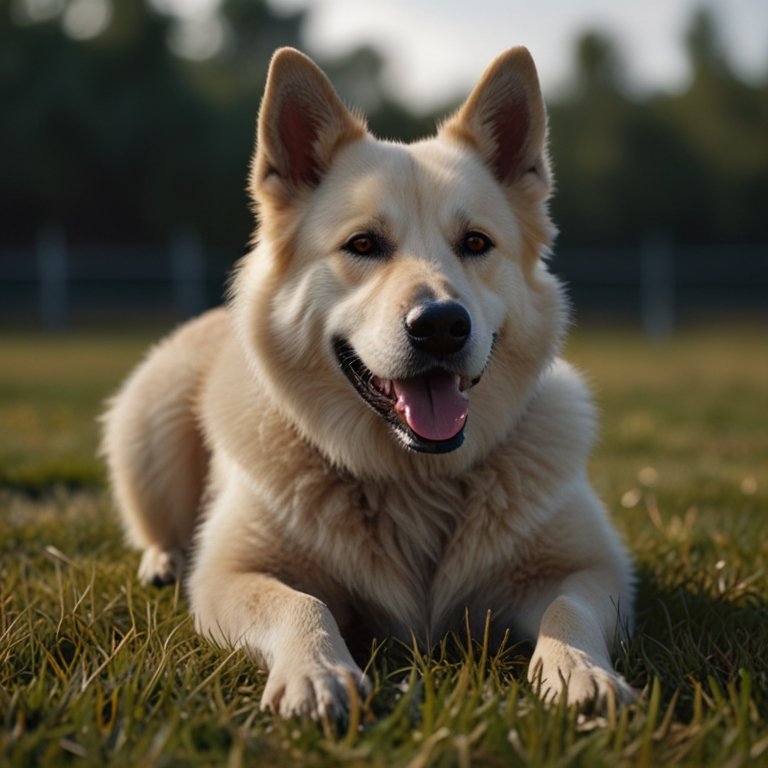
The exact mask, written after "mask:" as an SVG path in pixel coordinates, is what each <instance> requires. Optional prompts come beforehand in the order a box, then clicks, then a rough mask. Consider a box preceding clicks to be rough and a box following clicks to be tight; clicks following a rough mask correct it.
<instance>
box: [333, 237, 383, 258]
mask: <svg viewBox="0 0 768 768" xmlns="http://www.w3.org/2000/svg"><path fill="white" fill-rule="evenodd" d="M342 249H343V250H345V251H346V252H347V253H351V254H352V255H353V256H367V257H369V258H374V257H377V256H386V255H388V253H389V250H390V247H389V246H388V244H387V241H386V240H384V239H382V238H379V237H378V236H377V235H374V234H373V232H362V233H360V234H357V235H353V236H352V237H350V238H349V240H347V242H346V243H344V245H343V246H342Z"/></svg>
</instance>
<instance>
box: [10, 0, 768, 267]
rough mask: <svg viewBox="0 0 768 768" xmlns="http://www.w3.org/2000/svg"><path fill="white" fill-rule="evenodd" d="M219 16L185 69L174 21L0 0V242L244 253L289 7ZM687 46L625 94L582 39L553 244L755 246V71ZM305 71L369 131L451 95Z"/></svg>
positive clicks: (599, 54)
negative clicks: (254, 156) (210, 40)
mask: <svg viewBox="0 0 768 768" xmlns="http://www.w3.org/2000/svg"><path fill="white" fill-rule="evenodd" d="M78 6H79V7H78ZM89 7H90V12H91V14H93V13H97V12H101V13H102V20H104V19H106V22H105V23H104V24H103V29H99V31H98V33H97V34H93V35H90V36H89V35H86V34H80V32H82V30H79V29H78V27H77V24H76V22H77V20H78V19H77V17H76V15H74V14H75V12H76V11H77V13H81V15H82V14H85V15H84V16H82V18H81V19H80V23H81V24H86V27H87V23H88V19H89V17H88V16H87V12H88V9H89ZM104 14H106V16H104ZM219 20H220V23H221V24H222V25H223V29H225V30H226V31H227V34H226V35H225V38H224V39H225V43H224V44H223V45H222V46H221V48H220V50H218V51H217V52H216V53H215V54H214V55H212V56H210V57H208V58H206V59H204V60H197V61H195V60H190V59H188V58H183V57H180V56H178V55H175V54H174V53H173V52H172V50H171V48H170V47H169V44H168V41H169V39H172V37H173V35H174V33H175V32H177V31H178V30H177V25H178V24H179V21H178V19H175V18H174V17H172V16H170V15H168V14H166V13H163V12H161V10H159V6H157V5H154V4H151V3H147V2H146V0H0V104H2V115H3V116H2V119H0V146H1V147H2V165H1V166H0V218H1V219H2V227H1V228H0V239H1V240H2V241H3V242H5V243H24V242H30V241H31V240H32V239H33V238H34V236H35V233H36V232H37V230H38V228H39V227H40V226H41V225H45V224H49V223H56V224H59V225H61V226H63V228H64V230H65V231H66V233H67V237H68V238H69V239H70V240H71V241H73V242H125V243H129V242H139V243H141V242H157V241H164V240H166V239H167V236H168V234H169V232H170V231H172V230H175V229H178V228H184V227H187V228H189V227H192V228H194V229H195V230H196V231H197V232H198V233H199V234H200V236H201V238H202V240H203V242H205V243H206V244H207V245H210V246H214V247H225V248H227V249H229V248H232V249H233V253H239V252H240V251H242V249H243V246H244V244H245V243H246V241H247V239H248V237H249V235H250V231H251V228H252V218H251V214H250V212H249V210H248V202H247V199H246V196H245V193H244V188H245V179H246V175H247V168H248V163H249V159H250V155H251V152H252V149H253V139H254V129H255V116H256V113H257V110H258V105H259V99H260V96H261V91H262V88H263V85H264V79H265V76H266V67H267V64H268V61H269V56H270V54H271V52H272V50H273V49H274V48H275V47H277V46H279V45H294V46H297V47H302V38H301V32H302V25H303V21H304V16H303V13H301V12H299V13H294V14H292V15H277V14H276V13H275V12H273V11H272V10H271V9H270V7H269V6H268V5H267V4H266V3H265V2H264V0H223V1H222V3H221V7H220V10H219ZM91 21H93V16H92V17H91ZM86 31H87V29H86ZM686 42H687V50H688V56H689V59H690V63H691V68H692V73H693V76H692V81H691V83H690V85H689V87H688V88H687V90H685V91H684V92H683V93H678V94H674V95H670V94H654V95H651V96H645V97H642V98H638V97H633V96H631V95H629V90H628V89H627V88H626V87H625V82H624V80H623V75H622V63H621V57H620V52H619V51H618V50H617V48H616V46H615V45H614V44H613V43H612V41H611V40H610V39H607V38H605V37H603V36H601V35H599V34H595V33H591V34H587V35H585V36H583V37H582V38H581V40H580V43H579V45H578V48H577V56H576V61H575V63H574V72H575V73H576V74H575V79H574V82H573V87H572V88H571V90H570V91H569V92H568V94H567V95H566V96H564V97H562V98H560V99H558V100H555V101H550V103H549V109H550V124H551V143H552V155H553V157H554V159H555V169H556V174H557V179H558V191H557V195H556V197H555V200H554V203H553V208H554V216H555V219H556V221H557V222H558V225H559V227H560V230H561V237H560V243H561V244H563V245H571V246H573V245H595V244H607V245H634V244H636V243H637V242H639V241H640V240H642V239H643V238H645V237H646V236H647V235H648V234H649V233H650V232H663V233H665V235H666V236H668V237H671V238H673V239H674V240H675V241H677V242H681V243H704V242H721V243H728V244H735V243H745V242H755V243H764V242H768V216H767V215H766V210H767V209H768V73H766V77H765V78H764V79H763V81H762V82H760V83H758V84H748V83H746V82H744V81H742V80H741V79H739V77H737V76H736V74H735V73H734V71H733V69H732V68H731V66H730V64H729V61H728V57H727V56H726V55H725V52H724V51H723V50H722V47H721V45H720V42H719V40H718V36H717V34H716V24H715V22H714V20H713V18H712V17H711V16H710V15H708V14H707V13H706V12H704V11H700V12H698V13H697V14H696V15H695V17H694V18H693V19H692V21H691V24H690V28H689V32H688V37H687V41H686ZM318 63H320V64H321V66H323V68H324V69H325V70H326V72H327V73H328V75H329V76H330V78H331V80H332V81H333V82H334V83H335V84H336V86H337V87H338V89H339V91H340V92H341V94H342V96H344V97H345V98H346V99H347V100H348V101H349V102H350V103H353V104H358V105H360V106H361V107H363V108H364V109H365V110H366V112H367V114H368V116H369V123H370V125H371V128H372V129H373V130H374V132H375V133H377V134H378V135H381V136H385V137H388V138H399V139H404V140H410V139H413V138H416V137H419V136H424V135H427V134H429V133H431V132H432V131H433V129H434V124H435V120H436V118H437V117H438V116H440V115H443V114H445V112H446V111H449V110H450V109H451V108H452V107H453V106H455V105H446V108H445V109H442V110H437V111H436V112H435V114H423V115H414V114H411V113H409V112H408V111H407V110H406V109H405V108H404V107H403V106H402V105H401V104H400V103H399V102H398V100H397V99H396V98H395V97H394V96H393V95H392V94H390V93H387V91H386V90H385V89H384V88H383V86H382V78H381V74H382V68H383V60H382V58H381V56H380V55H379V54H378V53H377V52H375V51H373V50H371V49H368V48H362V49H360V50H357V51H355V52H353V53H352V54H350V55H348V56H346V57H344V58H340V59H336V60H333V61H328V60H319V62H318Z"/></svg>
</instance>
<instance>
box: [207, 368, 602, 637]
mask: <svg viewBox="0 0 768 768" xmlns="http://www.w3.org/2000/svg"><path fill="white" fill-rule="evenodd" d="M232 382H233V378H232V377H230V376H222V377H220V379H219V381H216V380H214V381H213V382H212V387H209V390H213V391H212V392H211V393H209V394H212V395H213V397H210V396H209V400H211V399H212V400H213V401H214V402H215V403H216V404H217V405H216V408H208V409H207V413H208V418H207V422H206V424H207V431H208V434H209V443H210V444H211V446H212V448H213V450H214V452H215V453H217V454H218V455H219V456H220V457H221V459H220V462H219V466H218V471H217V475H218V480H217V481H216V485H218V486H219V487H220V488H223V487H224V486H226V485H227V484H231V483H232V482H233V481H234V480H235V478H238V479H239V482H240V483H241V484H242V494H243V497H242V499H241V501H240V504H239V506H240V509H241V511H240V512H239V513H238V516H237V517H238V519H237V520H229V525H228V526H227V527H231V528H232V530H233V531H236V536H233V541H232V546H233V551H235V552H238V551H239V553H240V554H239V557H241V558H242V559H243V562H244V566H246V567H248V568H260V567H263V568H265V569H266V570H274V568H276V567H277V566H275V567H274V568H271V567H270V562H269V561H270V552H272V551H274V550H279V551H281V552H282V551H285V550H291V551H293V552H295V555H294V556H293V557H292V558H290V559H287V558H285V557H282V556H281V558H280V566H279V568H280V573H279V576H280V578H281V579H284V580H286V581H288V582H289V583H291V584H292V585H293V586H295V587H296V588H298V589H301V590H302V591H306V592H309V593H311V594H315V596H317V597H319V598H320V599H322V600H324V601H326V602H328V603H329V604H332V605H337V606H339V608H338V610H339V612H340V613H341V614H343V613H344V612H345V610H348V609H350V607H352V608H354V610H355V611H360V610H361V609H362V610H363V612H364V613H366V614H367V615H368V616H369V618H371V619H372V621H371V623H372V624H373V625H374V627H375V628H376V630H378V631H380V632H381V633H382V634H388V635H395V636H398V637H400V638H402V639H406V640H408V639H409V638H410V636H411V632H413V633H415V634H416V636H417V637H418V638H419V639H421V640H423V641H425V642H429V641H430V640H431V639H433V638H438V637H440V636H442V635H443V634H444V633H445V631H446V630H447V629H450V628H451V627H452V625H453V623H454V622H455V621H457V620H459V621H460V620H461V617H462V616H463V613H464V610H465V609H468V610H470V611H478V612H480V613H481V614H482V613H484V612H485V610H487V609H494V610H495V611H497V612H498V611H502V612H503V611H506V612H507V613H508V614H509V613H510V611H511V610H513V609H514V605H515V602H516V600H517V599H519V598H522V597H524V595H525V587H526V585H525V583H524V581H525V580H520V581H519V583H515V578H514V575H513V574H514V573H516V572H520V573H522V572H523V566H524V565H525V564H526V563H527V562H528V561H529V560H531V559H532V553H533V550H535V549H536V548H537V547H538V542H537V539H538V535H539V532H540V530H541V529H542V528H543V527H544V526H545V525H546V523H547V522H548V521H549V520H550V519H551V517H552V515H553V514H554V513H555V512H556V511H557V509H558V505H559V502H560V500H561V497H562V496H563V495H564V494H565V493H566V492H567V490H568V488H569V486H570V485H571V484H573V483H574V482H577V481H578V479H579V473H580V470H581V468H582V466H583V462H584V457H585V455H586V453H587V451H588V449H589V446H590V444H591V440H592V434H593V424H592V421H593V417H592V409H591V405H590V403H589V400H588V398H587V396H586V394H585V391H584V389H583V387H582V385H581V383H580V380H579V379H578V377H577V375H576V374H575V373H574V372H573V371H572V369H570V368H569V367H568V366H567V365H565V364H564V363H559V362H558V363H556V364H555V365H554V366H553V367H552V368H551V369H550V370H549V371H548V372H547V373H546V374H545V375H544V377H543V378H542V379H541V381H540V382H539V384H538V386H537V388H536V391H535V393H534V395H533V396H532V397H531V400H530V403H529V405H528V407H527V409H526V411H525V413H524V415H523V416H522V417H521V418H520V419H519V421H518V422H517V424H516V426H515V429H514V430H513V431H512V433H511V434H510V435H509V437H508V439H507V441H506V442H505V443H503V444H502V445H499V446H497V447H496V448H495V449H494V450H493V451H491V452H490V453H489V454H488V455H487V456H486V457H485V458H484V459H483V461H481V462H478V463H477V464H476V465H475V466H473V467H471V468H469V469H468V470H464V471H461V472H457V473H452V472H450V471H446V470H445V468H444V467H443V466H441V462H440V460H439V459H437V460H436V459H435V457H423V456H419V455H416V454H412V455H409V456H407V458H406V460H405V461H404V462H403V464H402V471H401V473H400V475H399V476H398V477H396V478H388V479H376V480H365V479H359V478H354V477H351V476H350V475H348V474H347V473H345V472H344V471H340V470H338V469H336V468H334V467H332V466H331V465H329V463H328V462H327V461H326V460H325V459H324V458H323V457H322V456H321V455H320V453H319V452H318V451H317V450H315V449H314V448H313V447H312V446H311V445H310V444H309V443H308V442H307V441H306V440H304V439H302V438H301V437H300V436H298V435H297V434H296V433H295V431H293V430H292V429H290V428H289V427H288V426H287V424H286V422H285V421H284V420H283V419H282V418H281V417H280V415H279V414H278V413H277V412H276V411H271V410H269V409H268V408H265V406H266V403H265V402H264V398H263V396H262V398H261V400H259V398H257V397H256V396H255V393H254V392H251V393H244V392H242V391H233V390H232V387H233V384H232ZM222 388H224V389H222ZM243 402H253V403H257V402H258V403H260V406H259V407H258V408H254V409H252V410H249V411H244V410H243V409H242V407H241V405H239V404H242V403H243ZM217 435H226V445H224V444H221V445H218V444H217V443H218V440H217ZM233 436H240V438H241V439H239V440H233V439H232V438H233ZM215 493H216V491H215V490H214V494H215ZM214 515H215V512H214ZM209 526H210V527H214V526H216V527H221V526H222V522H221V521H220V520H217V521H215V522H213V521H209ZM539 559H540V558H539ZM286 563H292V564H294V566H295V567H294V570H293V571H292V572H289V571H291V568H290V566H286ZM286 569H287V570H286ZM527 573H528V576H527V577H526V578H529V577H530V571H528V572H527ZM502 576H503V578H504V581H505V584H506V588H505V589H504V590H503V592H502V593H501V594H500V593H499V590H498V589H497V588H496V587H495V586H494V581H495V579H496V577H502Z"/></svg>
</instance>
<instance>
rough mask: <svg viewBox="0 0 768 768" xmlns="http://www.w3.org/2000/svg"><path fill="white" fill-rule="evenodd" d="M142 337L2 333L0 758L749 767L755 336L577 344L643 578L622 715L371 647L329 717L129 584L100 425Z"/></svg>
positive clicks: (760, 671)
mask: <svg viewBox="0 0 768 768" xmlns="http://www.w3.org/2000/svg"><path fill="white" fill-rule="evenodd" d="M149 340H150V339H149V337H148V336H145V337H140V335H138V334H137V335H133V336H129V335H122V336H120V335H108V334H106V333H104V334H96V333H93V334H81V335H73V336H61V337H42V336H38V335H31V334H30V335H26V336H23V335H4V336H3V335H0V558H1V560H0V563H1V564H0V764H2V765H8V766H18V767H19V768H21V767H22V766H24V767H27V766H36V765H73V766H102V765H105V764H113V765H125V766H174V767H175V766H193V765H195V766H197V765H205V766H228V767H229V766H231V767H233V768H234V767H235V766H240V765H264V766H288V765H291V766H294V765H316V766H332V765H345V766H410V767H411V768H423V767H425V766H432V765H434V766H460V767H462V768H463V767H464V766H472V765H477V766H558V767H565V766H589V767H590V768H592V767H594V766H692V767H693V766H696V767H697V768H698V767H699V766H710V765H711V766H723V767H724V768H725V767H727V768H733V767H735V766H742V765H743V766H747V765H750V766H761V765H765V766H768V534H767V533H766V531H767V530H768V335H767V334H766V333H765V331H764V329H763V330H760V329H750V328H746V327H741V328H732V329H729V330H719V331H716V332H704V331H696V332H693V331H692V332H688V333H683V334H682V335H680V336H678V337H676V338H675V339H673V340H671V341H669V342H667V343H665V344H663V345H659V346H656V347H650V346H648V345H646V343H645V342H644V341H643V340H642V338H641V337H639V336H638V335H635V334H633V333H631V332H623V331H620V330H616V331H610V332H593V331H581V332H577V333H576V334H574V337H573V339H572V341H571V342H570V344H569V346H568V350H567V356H568V357H569V358H570V359H571V360H573V361H574V362H576V363H577V364H578V365H579V366H580V367H581V368H582V369H584V370H586V371H588V372H589V374H590V377H591V379H592V381H593V385H594V389H595V391H596V394H597V399H598V402H599V403H600V405H601V409H602V424H603V439H602V441H601V443H600V444H599V446H598V449H597V451H596V452H595V455H594V459H593V462H592V466H591V474H592V478H593V481H594V483H595V485H596V487H597V489H598V490H599V492H600V494H601V495H602V497H603V499H604V500H605V502H606V504H607V505H608V507H609V508H610V510H611V512H612V514H613V516H614V519H615V520H616V524H617V526H618V527H619V529H620V530H621V531H622V533H623V535H624V537H625V539H626V541H627V543H628V545H629V547H630V548H631V550H632V552H633V554H634V556H635V558H636V561H637V564H638V572H639V595H638V625H637V631H636V633H635V635H634V637H633V639H632V640H631V641H630V643H629V644H628V646H627V647H625V648H623V649H622V650H621V652H620V653H619V655H618V659H617V666H618V667H619V669H620V670H621V671H622V672H623V673H624V674H625V675H626V676H627V678H628V679H629V681H630V682H631V683H632V684H633V685H634V686H636V687H637V688H638V689H639V690H641V691H642V693H641V696H640V699H639V701H638V703H637V705H633V706H631V707H628V708H626V709H623V710H620V711H618V712H616V711H613V710H609V711H607V712H602V713H590V712H579V711H576V710H573V709H571V710H569V709H565V708H562V707H559V708H550V709H547V708H546V707H543V706H542V705H541V704H540V703H538V702H537V700H536V699H535V698H534V697H533V695H532V693H531V690H530V687H529V686H528V684H527V683H526V682H525V681H524V671H525V663H526V659H525V658H524V657H523V656H522V655H521V654H520V653H519V652H518V650H517V649H515V648H507V649H504V650H503V651H502V652H501V653H498V654H496V655H493V654H492V655H491V656H490V657H488V654H487V653H486V649H484V648H483V645H482V638H474V639H473V640H472V641H471V642H467V639H466V638H464V637H457V638H450V639H449V640H448V641H447V642H446V643H445V644H444V645H443V647H442V648H441V649H438V650H437V652H436V654H435V655H434V657H433V658H431V659H427V658H424V657H421V656H419V655H416V654H413V653H411V652H409V651H408V650H407V649H393V648H388V647H387V646H384V647H383V648H382V649H380V650H379V652H378V654H377V655H376V657H375V659H374V661H373V664H372V668H371V674H372V676H373V678H374V680H375V683H376V686H375V691H374V693H373V696H372V697H371V698H370V700H368V701H367V702H365V703H364V707H363V708H362V710H361V711H360V712H357V713H355V714H354V716H353V718H352V719H351V721H350V722H349V723H347V724H345V725H343V726H334V725H331V724H329V723H324V724H320V725H317V724H314V723H311V722H303V721H299V720H293V721H278V720H274V719H273V718H272V717H271V716H269V715H267V714H264V713H261V712H259V708H258V703H259V698H260V692H261V689H262V687H263V684H264V680H265V676H264V673H263V672H260V671H258V670H257V669H256V668H254V667H253V666H252V664H251V663H250V662H248V660H247V659H245V657H244V656H243V655H242V654H240V653H231V652H228V651H222V650H217V649H214V648H211V647H210V646H208V645H207V644H206V643H205V642H204V641H203V640H201V639H200V638H198V637H197V636H196V635H195V633H194V631H193V628H192V626H191V623H190V621H189V619H188V617H187V609H186V604H185V599H184V595H183V593H182V592H181V591H180V590H175V591H174V590H173V589H166V590H161V591H158V590H155V589H151V588H144V587H142V586H140V585H139V584H138V583H137V581H136V579H135V570H136V567H137V563H138V557H137V555H136V554H135V553H132V552H128V551H127V550H125V549H124V548H123V546H122V543H121V537H120V530H119V526H118V524H117V522H116V518H115V515H114V512H113V510H112V508H111V506H110V502H109V499H108V496H107V494H106V491H105V488H104V472H103V469H102V467H101V466H100V464H99V462H98V460H97V459H96V458H95V450H96V446H97V443H98V429H97V425H96V422H95V418H96V416H97V414H98V413H99V411H100V409H101V403H102V401H103V400H104V398H105V397H106V396H107V395H108V393H109V392H110V391H112V390H113V389H114V388H115V387H116V385H117V384H118V382H119V381H120V380H121V378H122V377H123V376H124V375H125V373H126V372H127V371H128V369H129V368H130V367H131V366H132V365H133V364H134V363H135V362H136V361H137V360H138V358H139V357H140V355H141V352H142V350H143V349H144V347H145V346H146V344H147V343H148V341H149Z"/></svg>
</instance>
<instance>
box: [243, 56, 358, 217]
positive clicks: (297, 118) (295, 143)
mask: <svg viewBox="0 0 768 768" xmlns="http://www.w3.org/2000/svg"><path fill="white" fill-rule="evenodd" d="M365 132H366V129H365V124H364V123H363V121H362V120H360V119H358V118H356V117H355V116H353V115H352V114H351V113H350V112H349V110H348V109H347V108H346V107H345V106H344V104H343V103H342V101H341V99H340V98H339V96H338V95H337V94H336V91H335V90H334V89H333V86H332V85H331V83H330V82H329V80H328V78H327V77H326V76H325V75H324V74H323V72H322V71H321V70H320V69H319V67H318V66H317V65H316V64H315V63H314V62H313V61H312V60H311V59H310V58H309V57H307V56H305V55H304V54H303V53H300V52H299V51H297V50H294V49H293V48H281V49H279V50H278V51H277V52H276V53H275V55H274V56H273V58H272V62H271V64H270V67H269V74H268V76H267V84H266V88H265V90H264V98H263V99H262V102H261V109H260V111H259V122H258V135H257V145H256V154H255V156H254V160H253V166H252V171H251V194H252V195H253V196H254V199H256V200H257V201H258V200H259V198H260V197H261V195H262V193H267V194H274V195H277V197H278V198H282V199H283V200H284V201H286V202H287V201H290V200H291V199H294V198H295V196H296V195H297V194H298V193H300V192H301V191H302V190H303V189H307V188H312V187H314V186H316V185H317V183H318V182H319V180H320V178H321V177H322V175H323V173H325V172H326V171H327V170H328V167H329V165H330V163H331V160H332V159H333V155H334V154H335V152H336V151H337V150H338V148H339V147H340V146H342V145H343V144H344V143H346V142H349V141H353V140H354V139H358V138H360V137H362V136H363V135H364V134H365Z"/></svg>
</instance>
